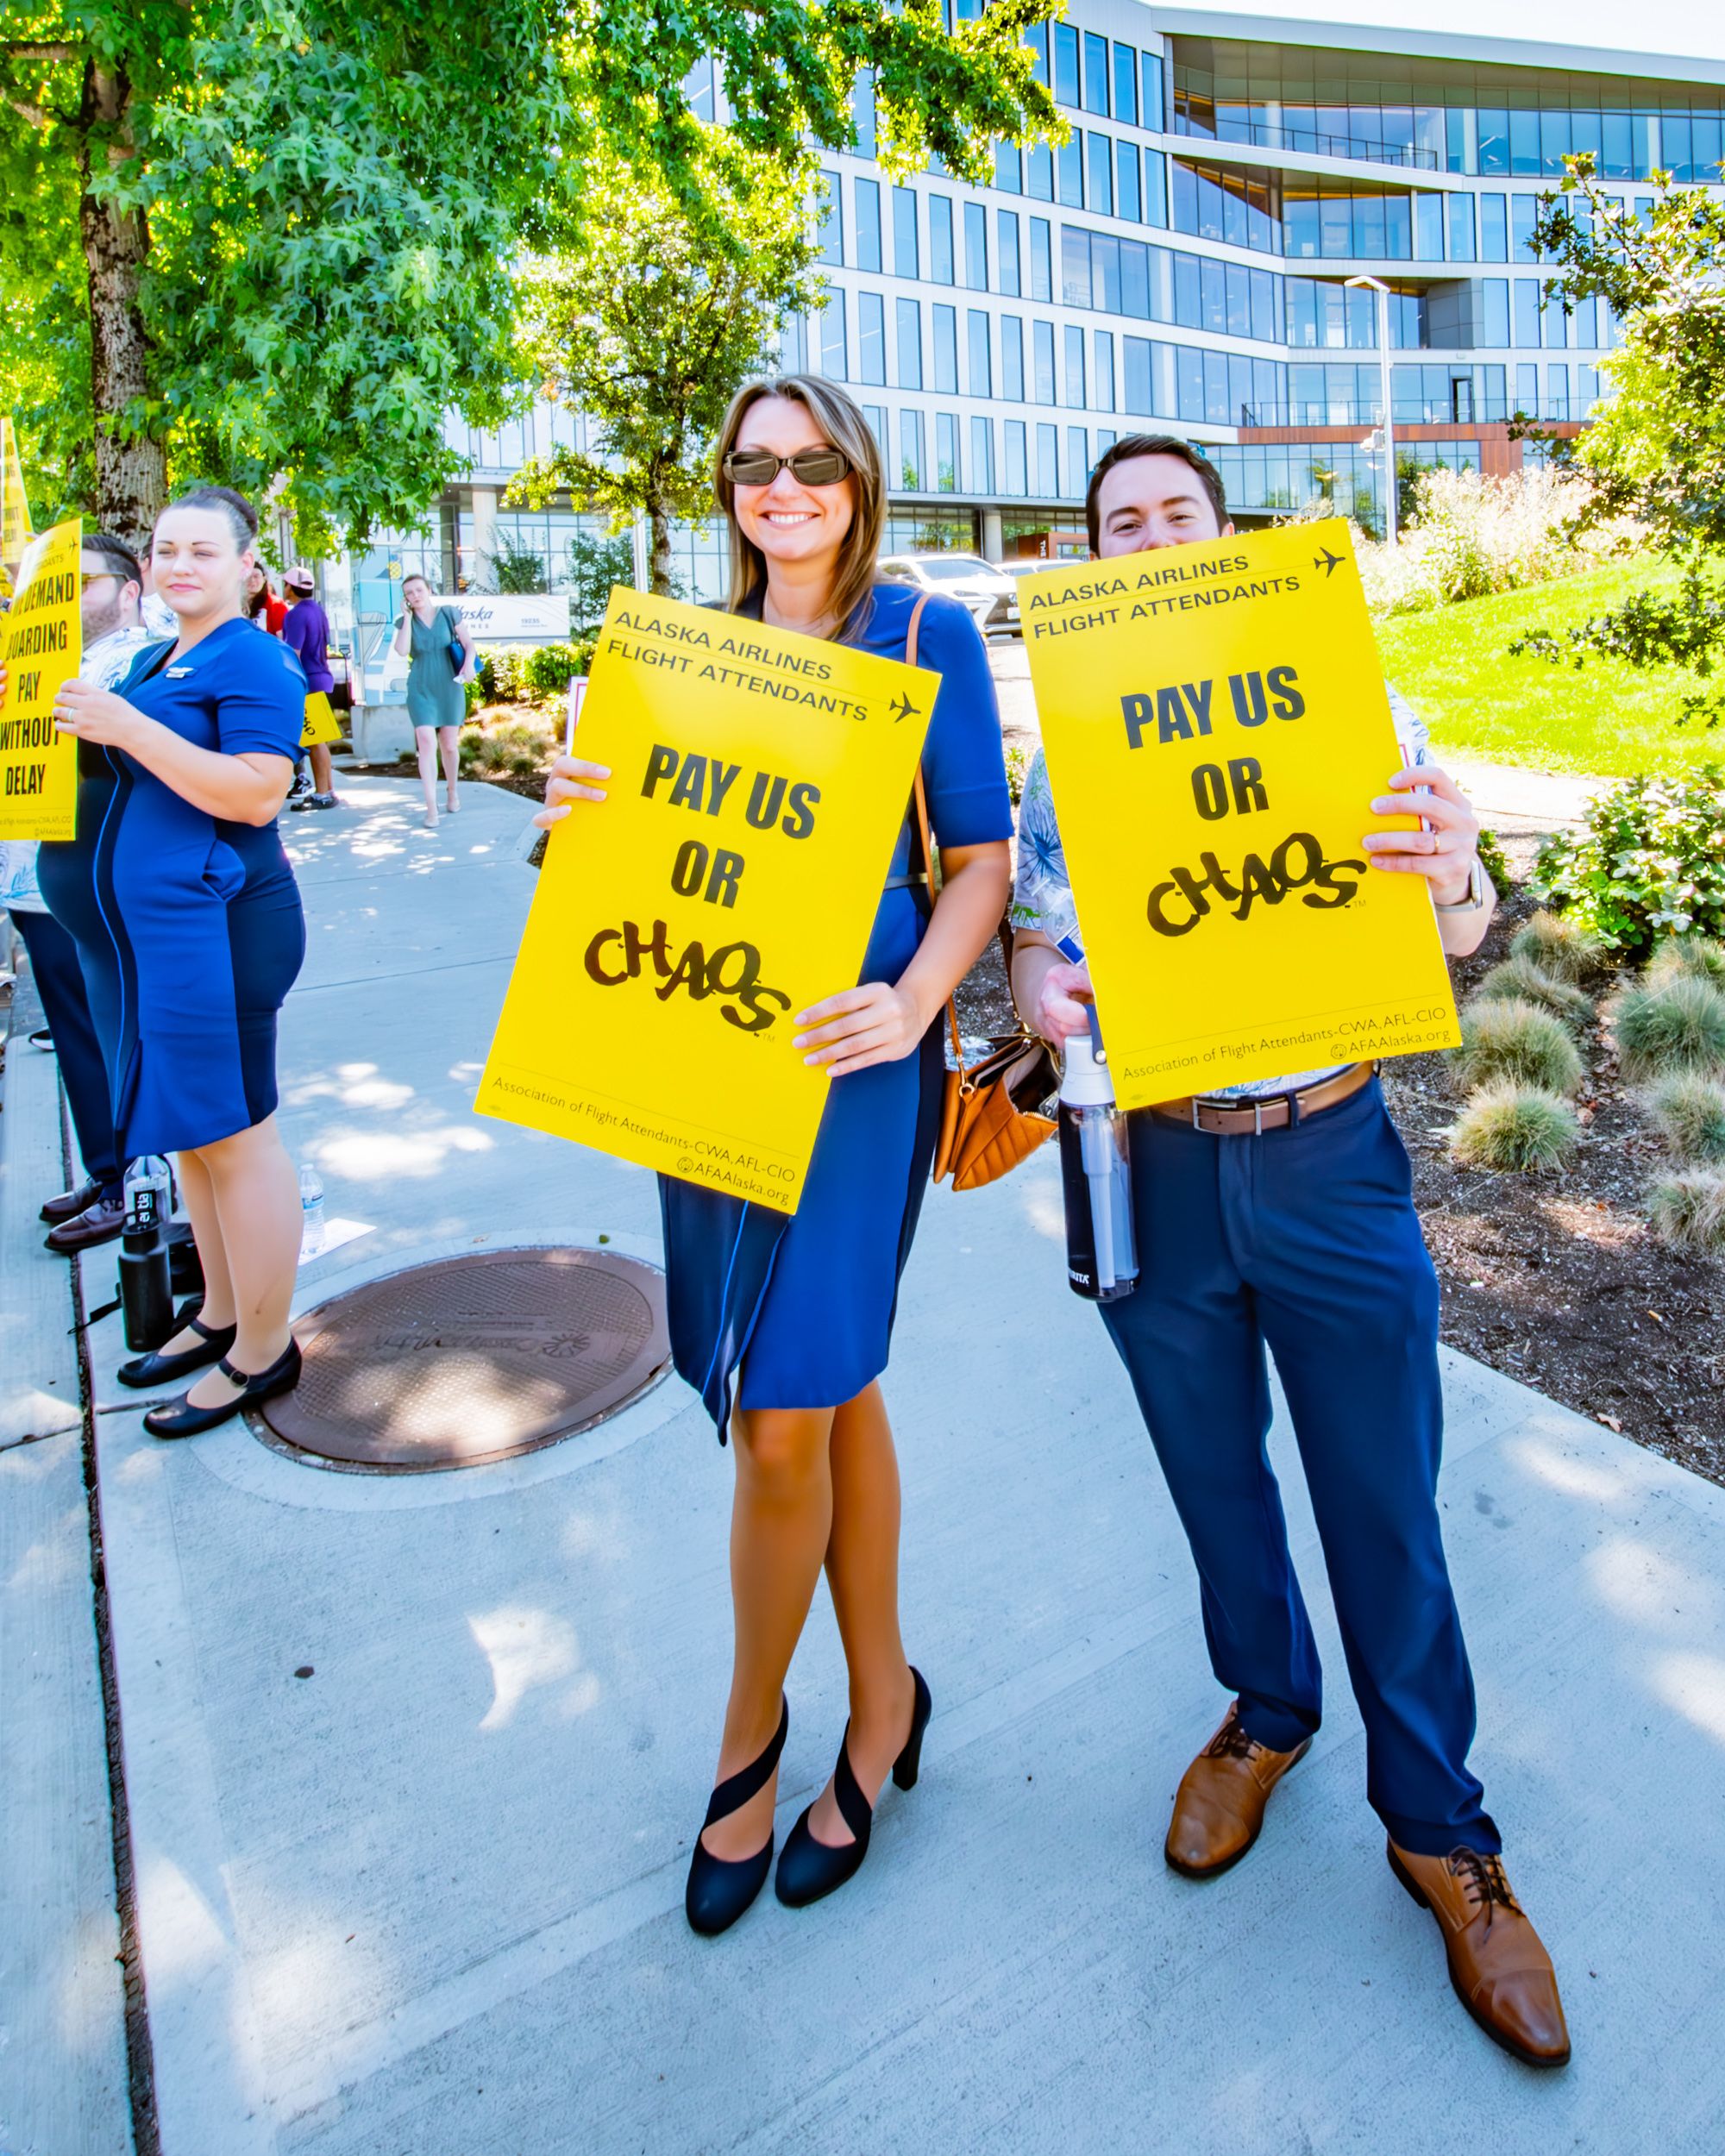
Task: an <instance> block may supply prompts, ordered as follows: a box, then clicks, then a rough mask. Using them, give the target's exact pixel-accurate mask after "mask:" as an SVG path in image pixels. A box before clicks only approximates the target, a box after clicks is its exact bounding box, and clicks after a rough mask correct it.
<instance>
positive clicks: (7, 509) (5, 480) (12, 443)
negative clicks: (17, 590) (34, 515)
mask: <svg viewBox="0 0 1725 2156" xmlns="http://www.w3.org/2000/svg"><path fill="white" fill-rule="evenodd" d="M33 537H34V534H33V533H32V531H31V530H30V498H29V496H28V494H26V493H25V492H24V469H23V467H22V464H21V463H20V462H19V461H18V436H17V432H16V429H15V428H14V427H13V425H12V422H11V421H10V419H9V418H7V417H3V416H0V599H9V598H10V597H11V595H12V573H13V571H14V570H16V567H17V566H18V563H19V561H21V560H22V557H23V552H24V548H26V547H27V546H28V544H29V543H30V541H31V539H32V538H33Z"/></svg>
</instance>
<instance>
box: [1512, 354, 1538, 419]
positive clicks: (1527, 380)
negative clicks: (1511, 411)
mask: <svg viewBox="0 0 1725 2156" xmlns="http://www.w3.org/2000/svg"><path fill="white" fill-rule="evenodd" d="M1515 409H1516V411H1520V412H1525V413H1526V414H1527V417H1528V418H1529V419H1537V418H1538V417H1539V416H1540V370H1539V368H1538V367H1517V368H1516V369H1515Z"/></svg>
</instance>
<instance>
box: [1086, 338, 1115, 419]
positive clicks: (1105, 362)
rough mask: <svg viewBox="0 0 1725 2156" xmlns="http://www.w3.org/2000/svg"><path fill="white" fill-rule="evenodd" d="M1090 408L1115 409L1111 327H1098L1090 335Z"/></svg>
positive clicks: (1094, 409)
mask: <svg viewBox="0 0 1725 2156" xmlns="http://www.w3.org/2000/svg"><path fill="white" fill-rule="evenodd" d="M1090 359H1091V366H1090V409H1091V411H1113V409H1114V337H1113V330H1111V329H1096V330H1093V331H1092V332H1091V336H1090Z"/></svg>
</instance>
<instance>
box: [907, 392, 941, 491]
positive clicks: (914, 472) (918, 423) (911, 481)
mask: <svg viewBox="0 0 1725 2156" xmlns="http://www.w3.org/2000/svg"><path fill="white" fill-rule="evenodd" d="M927 473H928V465H927V461H926V459H925V457H924V455H923V442H922V414H921V413H920V412H919V411H901V412H900V414H899V484H900V486H908V487H909V488H910V489H911V491H912V492H913V493H917V494H919V493H921V492H924V490H925V488H926V489H927V491H929V492H932V491H933V490H932V488H929V487H928V479H927Z"/></svg>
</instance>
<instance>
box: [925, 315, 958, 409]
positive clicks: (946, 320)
mask: <svg viewBox="0 0 1725 2156" xmlns="http://www.w3.org/2000/svg"><path fill="white" fill-rule="evenodd" d="M930 311H931V314H932V315H933V317H934V386H935V388H936V390H937V391H938V392H939V394H940V395H942V396H943V397H956V396H957V394H958V310H957V308H956V307H944V306H940V305H938V304H937V305H936V306H934V307H933V308H932V309H931V310H930Z"/></svg>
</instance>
